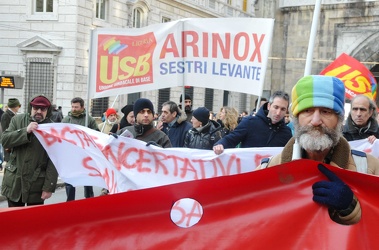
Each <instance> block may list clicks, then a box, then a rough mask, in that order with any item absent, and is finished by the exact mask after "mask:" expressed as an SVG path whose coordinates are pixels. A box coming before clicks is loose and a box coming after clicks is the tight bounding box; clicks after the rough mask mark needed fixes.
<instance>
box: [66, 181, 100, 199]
mask: <svg viewBox="0 0 379 250" xmlns="http://www.w3.org/2000/svg"><path fill="white" fill-rule="evenodd" d="M65 186H66V194H67V201H74V200H75V192H76V188H75V187H74V186H72V185H71V184H68V183H65ZM93 196H94V194H93V187H92V186H84V197H86V198H91V197H93Z"/></svg>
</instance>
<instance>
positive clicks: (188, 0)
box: [176, 0, 255, 17]
mask: <svg viewBox="0 0 379 250" xmlns="http://www.w3.org/2000/svg"><path fill="white" fill-rule="evenodd" d="M176 2H178V3H181V4H185V5H188V6H190V7H193V8H197V9H201V10H205V11H207V12H210V13H212V14H214V15H215V16H221V17H254V16H255V15H254V8H252V10H249V9H248V10H247V11H243V10H242V2H243V0H234V1H233V3H234V5H230V4H227V3H226V0H223V1H222V0H176Z"/></svg>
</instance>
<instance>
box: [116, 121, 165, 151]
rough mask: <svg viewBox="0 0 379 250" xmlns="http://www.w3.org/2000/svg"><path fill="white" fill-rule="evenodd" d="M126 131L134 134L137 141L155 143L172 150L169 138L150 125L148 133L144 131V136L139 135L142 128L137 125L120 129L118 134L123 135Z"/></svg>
mask: <svg viewBox="0 0 379 250" xmlns="http://www.w3.org/2000/svg"><path fill="white" fill-rule="evenodd" d="M145 128H147V127H146V126H144V129H145ZM125 130H128V131H129V132H130V133H132V135H133V136H134V138H135V139H137V140H140V141H144V142H151V141H153V142H155V143H156V144H158V145H159V146H161V147H162V148H171V142H170V139H169V138H168V136H167V135H166V134H165V133H163V132H162V131H160V130H159V129H156V128H154V127H153V126H152V125H150V126H149V127H148V128H147V130H146V131H143V132H142V134H140V133H137V130H141V126H140V125H137V124H135V125H132V126H128V127H125V128H123V129H120V130H119V131H117V134H118V135H121V134H122V133H123V132H125Z"/></svg>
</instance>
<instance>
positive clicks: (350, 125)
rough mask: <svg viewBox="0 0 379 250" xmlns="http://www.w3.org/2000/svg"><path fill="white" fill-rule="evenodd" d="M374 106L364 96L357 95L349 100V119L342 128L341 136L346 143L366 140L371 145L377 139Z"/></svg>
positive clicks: (372, 102)
mask: <svg viewBox="0 0 379 250" xmlns="http://www.w3.org/2000/svg"><path fill="white" fill-rule="evenodd" d="M376 115H377V114H376V105H375V103H374V101H373V100H372V99H370V98H368V97H367V96H365V95H357V96H355V97H354V98H353V99H352V100H351V109H350V114H349V117H348V118H347V120H346V123H345V125H344V127H343V136H344V137H345V138H346V140H348V141H355V140H361V139H366V138H367V139H368V141H369V142H370V143H371V144H373V143H374V141H375V140H376V138H379V126H378V122H377V120H376Z"/></svg>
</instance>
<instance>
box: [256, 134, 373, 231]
mask: <svg viewBox="0 0 379 250" xmlns="http://www.w3.org/2000/svg"><path fill="white" fill-rule="evenodd" d="M294 142H295V139H294V138H292V139H291V140H290V141H289V142H288V143H287V145H286V146H285V147H284V148H283V151H282V153H281V154H279V155H276V156H274V157H273V158H272V159H271V160H270V162H269V163H268V165H267V167H272V166H275V165H279V164H283V163H287V162H290V161H292V149H293V144H294ZM330 165H332V166H336V167H340V168H343V169H348V170H351V171H355V172H356V171H357V167H356V165H355V162H354V159H353V157H352V156H351V149H350V145H349V143H348V142H347V141H346V140H345V139H344V138H341V139H340V141H339V142H338V144H337V145H336V146H335V147H334V148H333V153H332V156H331V161H330ZM305 167H306V166H305ZM257 169H261V166H258V167H257ZM367 173H368V174H373V175H379V160H378V159H376V158H375V157H374V156H372V155H370V154H367ZM331 216H332V218H333V220H334V221H335V222H337V223H340V224H354V223H356V222H358V221H359V219H360V217H361V207H360V204H359V201H358V203H357V205H356V207H355V209H354V210H353V212H352V213H351V214H349V215H347V216H345V217H340V216H339V215H338V214H337V213H335V211H331Z"/></svg>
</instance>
